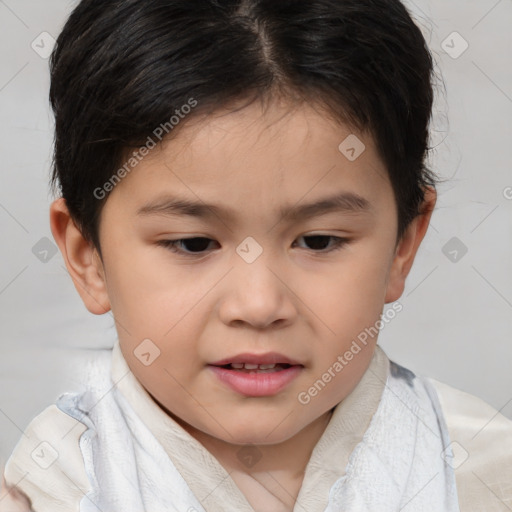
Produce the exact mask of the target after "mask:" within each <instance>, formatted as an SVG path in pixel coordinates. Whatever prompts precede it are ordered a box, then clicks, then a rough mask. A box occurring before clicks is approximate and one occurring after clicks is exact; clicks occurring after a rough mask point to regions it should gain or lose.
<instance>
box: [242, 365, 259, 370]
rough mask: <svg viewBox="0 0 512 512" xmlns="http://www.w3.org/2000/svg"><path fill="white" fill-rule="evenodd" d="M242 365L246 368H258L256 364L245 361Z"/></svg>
mask: <svg viewBox="0 0 512 512" xmlns="http://www.w3.org/2000/svg"><path fill="white" fill-rule="evenodd" d="M244 366H245V369H246V370H256V368H258V365H257V364H250V363H245V365H244Z"/></svg>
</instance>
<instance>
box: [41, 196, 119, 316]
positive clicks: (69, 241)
mask: <svg viewBox="0 0 512 512" xmlns="http://www.w3.org/2000/svg"><path fill="white" fill-rule="evenodd" d="M50 226H51V230H52V233H53V237H54V238H55V241H56V243H57V245H58V246H59V249H60V252H61V253H62V256H63V258H64V262H65V263H66V267H67V269H68V272H69V275H70V276H71V278H72V280H73V283H74V285H75V288H76V289H77V291H78V293H79V295H80V297H81V298H82V301H83V303H84V304H85V307H86V308H87V309H88V310H89V311H90V312H91V313H93V314H95V315H102V314H104V313H106V312H107V311H109V310H110V302H109V299H108V293H107V287H106V281H105V274H104V269H103V265H102V262H101V258H100V257H99V255H98V251H97V250H96V249H95V248H94V247H93V245H92V244H91V243H90V242H88V241H87V240H86V239H85V238H84V236H83V235H82V233H81V231H80V230H79V229H78V228H77V227H76V225H75V223H74V222H73V219H72V218H71V216H70V214H69V210H68V208H67V206H66V201H65V200H64V199H63V198H60V199H57V200H56V201H54V202H53V203H52V205H51V206H50Z"/></svg>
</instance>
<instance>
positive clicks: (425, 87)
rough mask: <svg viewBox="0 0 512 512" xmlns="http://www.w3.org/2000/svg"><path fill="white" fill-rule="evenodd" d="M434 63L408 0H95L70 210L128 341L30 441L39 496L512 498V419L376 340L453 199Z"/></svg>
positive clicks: (330, 511)
mask: <svg viewBox="0 0 512 512" xmlns="http://www.w3.org/2000/svg"><path fill="white" fill-rule="evenodd" d="M431 78H432V60H431V56H430V54H429V51H428V49H427V47H426V43H425V41H424V39H423V37H422V35H421V32H420V30H419V29H418V28H417V27H416V25H415V24H414V22H413V21H412V19H411V17H410V15H409V14H408V12H407V10H406V9H405V7H404V6H403V5H402V4H401V3H400V1H399V0H308V1H307V2H305V1H304V2H298V1H295V2H292V1H288V0H284V1H279V2H278V1H276V0H186V1H185V0H181V1H180V0H153V1H151V2H147V1H146V0H115V1H114V0H82V2H81V3H80V4H79V5H78V6H77V7H76V9H75V10H74V12H73V13H72V14H71V16H70V18H69V20H68V22H67V23H66V25H65V27H64V29H63V31H62V33H61V35H60V37H59V38H58V41H57V46H56V49H55V50H54V53H53V55H52V59H51V91H50V96H51V102H52V107H53V109H54V112H55V116H56V138H55V155H54V174H53V182H54V183H55V184H58V185H59V187H60V192H61V195H62V197H61V198H59V199H57V200H56V201H55V202H54V203H53V204H52V206H51V213H50V217H51V228H52V232H53V235H54V237H55V240H56V242H57V244H58V245H59V248H60V250H61V252H62V255H63V257H64V260H65V262H66V265H67V268H68V270H69V273H70V275H71V277H72V279H73V282H74V284H75V286H76V289H77V291H78V293H79V294H80V296H81V298H82V300H83V302H84V304H85V305H86V307H87V308H88V310H89V311H90V312H92V313H93V314H104V313H106V312H108V311H112V314H113V317H114V319H115V322H116V328H117V334H118V340H117V341H116V344H115V346H114V348H113V351H112V354H111V357H110V355H109V357H108V358H107V359H106V360H104V359H100V358H99V359H98V361H97V364H95V365H94V366H93V367H92V368H91V370H90V371H89V372H88V381H87V383H86V386H85V389H84V391H83V392H81V393H74V394H65V395H62V396H61V397H60V398H59V400H58V401H57V403H56V404H55V405H52V406H50V407H48V408H47V409H45V410H44V411H43V412H42V413H41V414H40V415H39V416H37V417H36V418H35V419H34V420H33V421H32V422H31V423H30V425H29V426H28V428H27V430H26V431H25V435H24V436H23V438H22V439H21V440H20V442H19V443H18V445H17V446H16V448H15V450H14V452H13V454H12V456H11V458H10V459H9V461H8V463H7V465H6V467H5V479H6V484H7V486H9V487H14V488H15V489H14V490H15V491H16V492H18V493H23V495H24V496H25V497H26V499H27V503H26V506H27V507H28V506H31V507H32V510H34V511H35V512H47V511H52V512H59V511H66V512H71V511H76V512H78V511H80V512H90V511H103V512H142V511H144V510H146V511H148V512H163V511H180V512H205V511H208V512H220V511H242V512H250V511H258V512H263V511H264V512H281V511H282V512H285V511H292V510H293V511H294V512H299V511H307V512H316V511H318V512H324V511H325V512H341V511H351V512H352V511H379V512H382V511H398V510H400V511H415V512H422V511H424V512H427V511H428V512H433V511H436V512H440V511H447V512H452V511H457V510H459V509H460V510H462V511H464V512H466V511H470V510H471V511H473V510H486V511H487V512H488V511H500V510H510V509H512V422H511V421H510V420H508V419H506V418H505V417H503V416H502V415H500V414H499V413H497V411H494V410H493V409H492V408H491V407H489V406H488V405H487V404H485V403H484V402H482V401H481V400H479V399H477V398H475V397H472V396H470V395H467V394H465V393H463V392H460V391H458V390H456V389H453V388H451V387H449V386H446V385H444V384H441V383H438V382H436V381H434V380H432V379H429V378H427V377H421V376H418V375H415V374H414V373H412V372H411V371H409V370H407V369H406V368H403V367H401V366H399V365H397V364H395V363H394V362H392V361H390V360H389V359H388V358H387V356H386V354H385V353H384V351H383V350H382V349H381V348H380V347H379V346H378V345H377V338H378V332H379V329H380V328H381V327H382V325H383V322H384V320H386V321H388V320H389V319H390V318H392V317H393V316H395V315H396V314H398V313H399V312H400V310H401V304H400V303H399V302H398V299H399V298H400V296H401V294H402V292H403V290H404V284H405V280H406V277H407V275H408V273H409V271H410V269H411V266H412V264H413V261H414V258H415V255H416V253H417V250H418V248H419V246H420V243H421V241H422V239H423V237H424V235H425V232H426V230H427V228H428V225H429V221H430V217H431V214H432V211H433V208H434V206H435V202H436V191H435V176H434V175H433V173H432V172H431V171H430V170H429V169H427V168H426V166H425V163H424V162H425V157H426V153H427V150H428V125H429V120H430V116H431V108H432V98H433V90H432V82H431ZM320 242H323V243H320ZM385 304H391V306H390V307H389V308H388V309H387V311H386V313H384V314H383V308H384V305H385ZM0 503H1V502H0ZM4 503H7V501H5V502H4Z"/></svg>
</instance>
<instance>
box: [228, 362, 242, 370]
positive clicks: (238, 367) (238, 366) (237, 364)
mask: <svg viewBox="0 0 512 512" xmlns="http://www.w3.org/2000/svg"><path fill="white" fill-rule="evenodd" d="M231 366H232V367H233V368H236V369H237V370H241V369H242V368H243V367H244V363H231Z"/></svg>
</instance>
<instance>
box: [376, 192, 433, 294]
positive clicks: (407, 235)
mask: <svg viewBox="0 0 512 512" xmlns="http://www.w3.org/2000/svg"><path fill="white" fill-rule="evenodd" d="M436 200H437V193H436V191H435V189H434V188H432V187H426V189H425V199H424V201H423V204H422V208H421V210H420V211H421V212H422V213H420V215H418V216H417V217H416V218H415V219H414V220H413V221H412V222H411V223H410V225H409V226H408V227H407V229H406V231H405V232H404V234H403V236H402V238H401V239H400V241H399V243H398V246H397V248H396V251H395V256H394V258H393V263H392V265H391V269H390V271H389V275H388V284H387V290H386V299H385V301H384V302H385V303H386V304H388V303H389V302H394V301H395V300H398V299H399V298H400V297H401V296H402V293H403V292H404V288H405V279H406V277H407V275H408V274H409V271H410V270H411V267H412V264H413V262H414V258H415V256H416V253H417V251H418V248H419V246H420V244H421V241H422V240H423V237H424V236H425V233H426V232H427V228H428V225H429V223H430V218H431V217H432V212H433V210H434V207H435V205H436Z"/></svg>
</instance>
